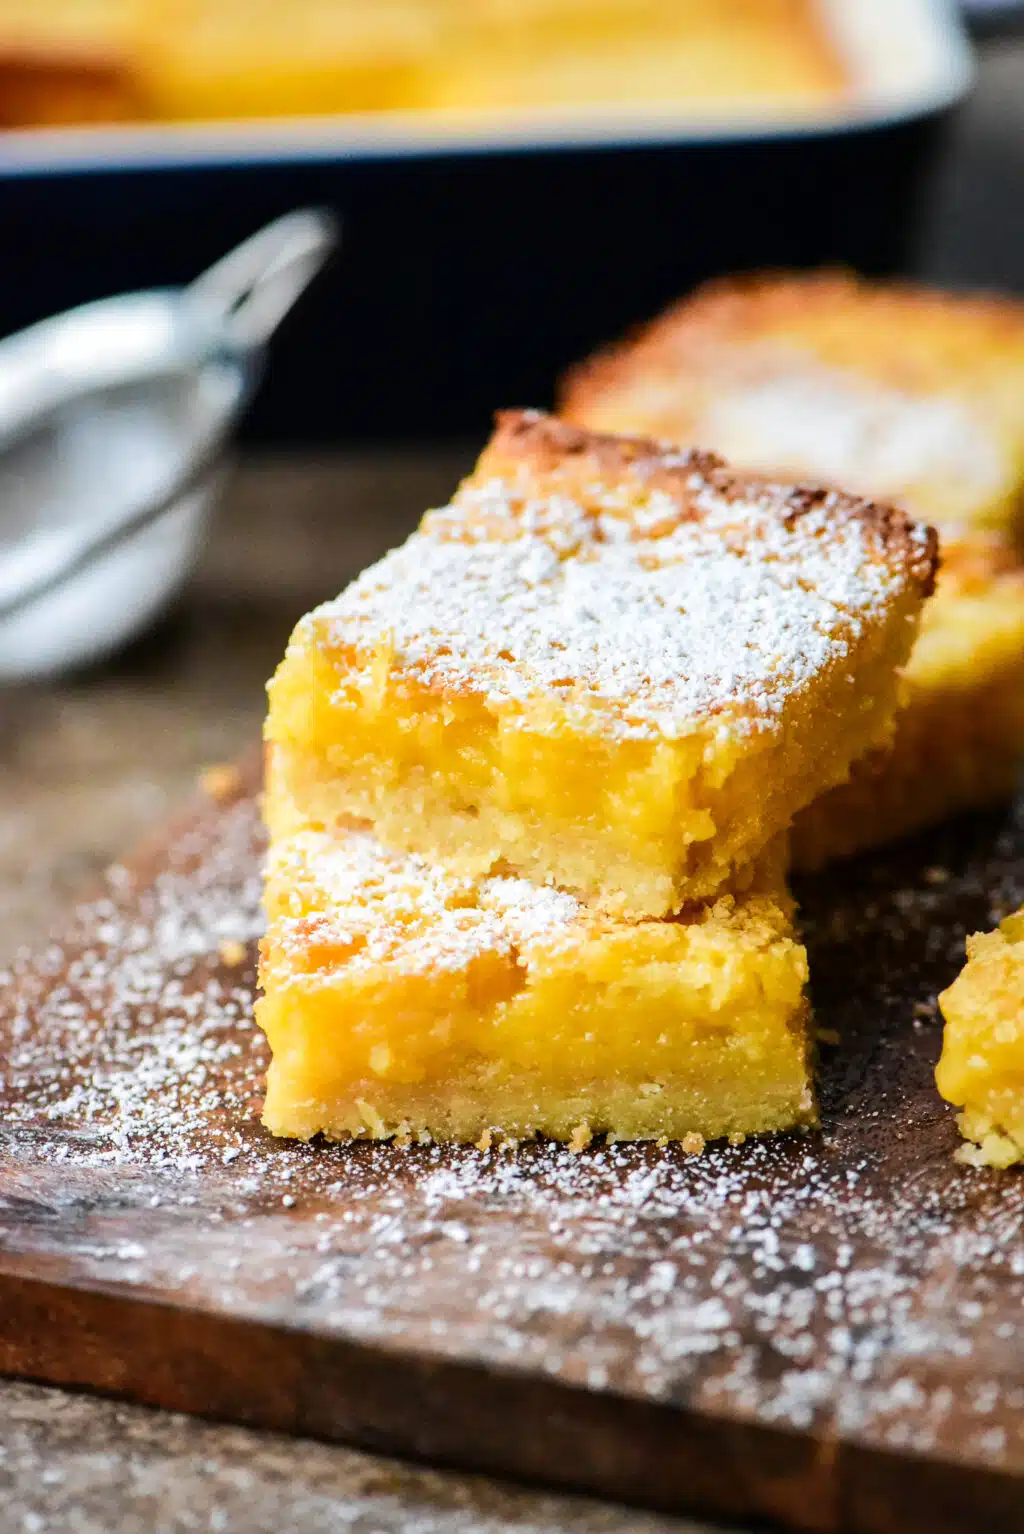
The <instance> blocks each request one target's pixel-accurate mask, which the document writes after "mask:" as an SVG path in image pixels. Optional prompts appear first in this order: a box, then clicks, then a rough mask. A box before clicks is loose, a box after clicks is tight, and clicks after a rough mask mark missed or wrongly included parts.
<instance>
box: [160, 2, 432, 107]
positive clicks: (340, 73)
mask: <svg viewBox="0 0 1024 1534" xmlns="http://www.w3.org/2000/svg"><path fill="white" fill-rule="evenodd" d="M143 14H144V16H145V25H144V26H143V28H142V32H143V36H142V39H141V45H140V69H141V77H142V85H143V89H144V91H145V94H146V97H147V104H148V107H149V110H150V112H151V113H152V114H154V115H156V116H158V117H165V118H224V117H271V116H274V117H276V116H287V115H292V114H299V115H308V114H315V113H333V112H360V111H377V110H382V109H389V108H394V107H410V106H413V107H418V106H422V105H424V104H425V103H426V101H427V100H428V98H429V94H430V89H431V87H430V79H431V70H432V68H433V67H434V65H435V63H436V57H437V54H438V52H439V49H440V38H439V21H438V14H437V8H436V7H431V6H424V5H422V4H417V3H416V0H374V3H372V4H368V5H367V4H364V5H354V4H352V3H350V0H349V3H342V0H298V3H293V4H291V5H281V4H280V3H279V0H149V5H148V6H147V7H146V8H145V10H144V13H143Z"/></svg>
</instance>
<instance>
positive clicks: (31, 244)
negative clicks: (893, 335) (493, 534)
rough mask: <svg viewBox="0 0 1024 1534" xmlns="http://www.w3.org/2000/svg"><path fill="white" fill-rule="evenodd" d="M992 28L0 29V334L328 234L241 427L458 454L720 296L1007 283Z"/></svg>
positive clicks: (506, 0)
mask: <svg viewBox="0 0 1024 1534" xmlns="http://www.w3.org/2000/svg"><path fill="white" fill-rule="evenodd" d="M1015 12H1016V8H1015V7H1014V6H1012V5H986V4H985V3H984V0H981V3H976V4H975V5H974V6H973V8H968V7H958V6H956V5H954V4H951V3H946V0H884V3H883V0H378V3H375V4H373V5H366V4H360V3H358V0H295V3H292V4H289V5H287V6H280V5H278V4H276V3H274V0H37V3H36V4H34V5H27V4H25V3H24V0H0V122H3V123H4V124H5V126H6V127H7V132H6V133H4V134H3V135H2V137H0V217H2V219H3V226H4V228H5V229H6V230H7V231H8V238H7V240H6V241H5V244H4V254H3V281H2V283H0V333H7V332H10V331H12V330H15V329H18V328H19V327H21V326H24V325H27V324H28V323H30V322H31V321H33V320H36V319H38V318H40V317H42V316H43V315H45V314H48V313H51V312H53V311H55V310H58V309H62V308H66V307H68V306H69V305H71V304H74V303H78V302H81V301H82V300H84V299H87V298H95V297H97V296H99V295H101V294H107V293H114V292H117V291H120V290H124V289H130V288H138V287H148V286H151V285H156V284H164V283H179V282H184V281H186V280H188V279H189V278H191V277H193V276H194V275H195V274H196V273H197V272H198V271H199V270H200V269H201V268H202V267H203V266H205V265H206V264H207V263H209V262H210V261H212V260H213V259H215V258H216V257H217V256H219V255H221V254H222V253H223V252H224V251H225V250H227V249H228V248H229V247H230V246H231V245H233V244H234V243H236V242H237V241H238V240H240V239H242V238H243V237H244V236H246V235H247V234H250V233H251V232H252V231H253V230H254V229H255V228H257V227H258V226H260V225H261V224H262V223H264V222H266V221H267V220H268V219H269V218H272V217H273V216H275V215H277V214H280V213H283V212H285V211H286V210H287V209H289V208H293V207H295V206H297V205H301V204H311V203H312V204H317V205H322V206H327V207H330V208H332V209H334V210H335V211H336V212H337V213H338V214H339V215H340V217H341V219H342V221H343V223H344V230H345V243H344V255H343V257H342V259H341V260H340V261H339V262H338V263H337V266H336V268H335V270H334V271H333V273H332V274H331V276H330V277H329V278H328V279H327V280H326V281H325V282H323V283H321V285H320V286H319V287H318V289H317V292H316V297H315V300H313V299H311V300H310V301H309V303H308V304H307V305H305V306H304V308H303V309H302V310H301V311H300V312H299V313H298V314H297V315H296V316H295V317H294V319H293V321H292V323H291V324H290V325H289V327H288V330H287V332H286V333H285V334H284V335H282V337H281V339H280V341H279V343H278V345H277V348H276V350H275V360H274V367H273V370H272V372H271V373H270V376H269V377H268V379H267V380H266V383H265V385H264V387H263V389H262V390H261V391H260V395H259V398H258V399H257V400H256V402H255V407H254V408H253V410H252V411H251V412H250V414H249V416H248V418H247V425H246V435H247V437H248V438H249V439H250V440H254V441H256V440H258V441H262V442H277V443H307V444H309V443H318V444H323V443H337V442H339V441H348V442H360V441H366V440H367V439H368V438H376V439H385V440H394V439H396V438H405V439H408V438H409V437H412V436H420V437H433V436H436V435H437V434H438V433H465V432H469V433H478V432H480V431H482V430H484V429H485V427H486V423H487V421H488V419H489V416H490V412H491V410H492V409H493V408H494V407H495V406H496V405H498V404H504V403H509V402H513V401H514V402H526V401H530V402H534V403H543V402H545V401H546V400H547V399H549V398H550V395H551V387H552V381H553V379H554V377H555V376H556V374H557V373H558V372H559V371H560V370H561V369H562V368H564V367H565V366H567V365H568V364H569V363H570V362H572V361H573V360H575V359H576V358H578V357H579V356H581V355H583V354H584V353H586V352H587V351H589V350H590V349H592V348H593V346H594V345H595V344H596V343H598V342H600V341H602V340H604V339H606V338H608V337H609V336H611V335H614V334H617V333H619V332H620V331H622V329H623V328H625V327H626V326H628V325H630V324H632V323H634V322H635V321H637V320H640V319H642V318H644V317H645V316H648V315H650V314H652V313H654V312H655V311H656V310H657V309H658V308H659V307H661V306H662V305H663V304H664V303H665V302H667V301H668V300H669V299H671V298H673V297H674V296H676V295H678V294H679V293H681V292H682V291H684V290H685V289H686V288H688V287H690V286H691V285H692V284H693V283H695V282H697V281H698V280H700V279H702V278H704V277H707V276H709V275H713V274H715V273H721V272H727V271H735V270H742V269H745V268H752V267H761V266H779V265H796V266H810V265H815V264H819V263H821V262H834V261H843V262H848V263H850V264H853V265H855V266H857V267H858V268H860V269H861V270H863V271H865V272H868V273H884V272H891V271H897V270H922V271H926V272H927V273H929V274H931V275H937V276H941V277H942V278H943V279H944V280H949V281H955V282H982V283H986V282H989V283H991V282H995V283H999V284H1002V285H1010V286H1016V285H1018V284H1020V283H1021V282H1024V254H1022V246H1024V239H1022V224H1024V212H1022V210H1021V202H1022V199H1021V198H1020V196H1019V195H1018V194H1017V190H1016V188H1017V185H1018V180H1017V178H1018V177H1019V169H1020V158H1019V157H1020V154H1021V153H1022V152H1024V151H1022V148H1021V144H1022V138H1024V132H1022V128H1024V105H1022V99H1024V75H1022V72H1021V71H1022V65H1021V62H1020V60H1021V56H1022V55H1021V49H1022V44H1021V42H1020V40H1019V37H1020V34H1019V33H1018V34H1017V39H1016V40H1015V38H1014V32H1015V28H1016V22H1017V19H1018V18H1017V16H1016V14H1015ZM965 23H970V24H971V25H972V26H974V27H975V28H976V29H977V28H979V27H980V28H981V29H982V33H981V35H983V37H984V41H983V42H982V43H981V58H980V72H979V75H978V79H977V86H976V88H975V89H974V91H973V94H972V78H973V76H974V64H973V61H972V59H971V57H970V56H969V52H968V44H967V42H966V38H965V32H964V25H965ZM965 101H969V103H970V104H969V105H968V106H967V108H966V111H964V109H963V103H964V102H965Z"/></svg>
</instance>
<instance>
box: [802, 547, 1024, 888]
mask: <svg viewBox="0 0 1024 1534" xmlns="http://www.w3.org/2000/svg"><path fill="white" fill-rule="evenodd" d="M904 678H905V687H906V694H905V699H904V703H903V707H902V709H901V711H900V714H899V716H898V717H897V721H896V732H895V735H894V737H893V741H892V745H891V747H889V748H888V749H887V750H883V751H875V752H872V753H870V754H869V756H868V757H867V758H865V759H864V760H863V761H861V762H858V763H856V764H855V766H854V768H853V771H852V774H851V777H850V781H849V782H848V783H843V784H840V785H839V786H838V787H837V788H833V789H830V790H829V792H828V793H827V794H823V795H822V796H821V798H819V799H817V800H815V802H814V803H813V804H811V805H809V806H808V807H807V809H805V810H802V811H801V812H800V814H799V815H798V816H797V817H796V820H795V822H794V825H793V831H792V837H791V846H792V855H793V863H794V866H796V867H798V868H803V869H808V870H811V869H817V868H820V867H821V866H822V865H823V864H825V863H827V862H829V861H831V860H832V859H833V858H837V857H842V856H846V855H848V854H850V853H855V852H860V851H863V850H864V849H866V848H868V847H873V846H876V845H878V844H879V843H882V842H886V841H892V840H895V839H896V838H898V837H900V836H906V835H908V834H909V833H911V832H913V831H918V830H921V829H923V828H924V827H925V826H928V825H935V824H937V823H938V822H939V821H941V820H944V819H946V818H948V817H949V816H951V815H955V814H958V813H960V812H962V811H964V810H969V809H975V808H981V807H984V806H985V805H989V804H998V803H1000V802H1002V801H1003V800H1007V799H1010V798H1011V797H1012V795H1013V792H1014V790H1015V788H1016V785H1017V782H1018V778H1019V776H1020V768H1021V759H1022V756H1024V569H1022V568H1021V566H1020V565H1018V564H1017V563H1016V562H1015V559H1014V556H1013V553H1012V550H1009V549H1008V548H1007V546H1006V544H1005V542H1004V541H1003V540H1002V539H1001V538H998V537H995V536H992V535H989V536H983V535H981V534H976V535H974V536H973V537H972V538H969V539H965V540H960V541H958V542H955V543H944V545H943V549H942V570H941V572H940V575H939V582H938V588H937V590H936V592H935V595H934V596H933V597H932V598H931V600H930V601H929V602H927V603H926V604H925V610H924V616H923V617H922V620H921V628H920V632H919V634H918V638H917V643H916V644H915V646H914V650H913V653H912V655H911V657H910V661H909V662H908V664H907V668H906V671H905V673H904Z"/></svg>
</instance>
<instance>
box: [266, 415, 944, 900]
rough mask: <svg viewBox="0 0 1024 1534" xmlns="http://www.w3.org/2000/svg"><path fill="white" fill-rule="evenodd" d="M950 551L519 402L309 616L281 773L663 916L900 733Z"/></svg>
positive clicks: (748, 855) (280, 704)
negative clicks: (903, 671) (433, 503)
mask: <svg viewBox="0 0 1024 1534" xmlns="http://www.w3.org/2000/svg"><path fill="white" fill-rule="evenodd" d="M935 559H936V554H935V537H934V534H933V533H932V532H931V530H930V529H928V528H923V527H920V526H918V525H917V524H915V523H912V522H910V521H908V520H907V519H906V518H905V517H904V516H903V515H902V514H901V513H900V512H897V511H892V510H890V509H888V508H883V507H880V506H875V505H872V504H870V503H867V502H863V501H859V500H856V499H853V498H851V497H849V496H844V495H841V494H839V493H837V492H831V491H828V492H826V491H821V492H815V491H810V490H800V491H793V490H787V489H785V488H781V487H779V486H777V485H770V484H766V483H763V482H761V481H758V480H755V479H750V478H747V479H743V478H738V477H737V476H736V475H734V474H732V473H730V472H729V471H727V470H726V469H725V467H724V466H723V465H722V464H721V463H720V462H719V461H718V460H717V459H714V458H711V457H707V456H702V455H699V454H686V453H676V452H673V451H669V450H665V449H664V448H662V447H660V446H659V445H657V444H655V443H652V442H647V441H644V440H641V439H623V438H612V437H600V436H595V435H593V434H590V433H586V432H580V431H577V430H576V429H575V428H572V427H569V426H566V425H564V424H562V423H559V422H556V421H553V420H552V419H551V418H550V417H545V416H542V415H539V414H537V413H535V412H521V413H516V412H513V413H509V414H507V415H505V416H503V417H501V418H500V421H499V426H498V429H497V432H496V435H495V437H494V439H493V440H492V442H491V444H490V446H489V447H488V448H487V449H486V450H485V452H484V454H483V457H482V458H481V460H480V463H479V465H478V466H477V469H476V472H475V473H474V474H473V475H472V476H471V477H470V478H469V480H467V481H466V482H465V483H464V484H463V486H462V487H461V489H460V490H459V492H458V494H457V495H456V497H455V499H454V501H453V503H452V504H451V505H449V506H447V507H445V508H443V509H441V510H439V511H434V512H431V513H429V514H428V515H427V517H426V518H425V519H424V521H423V523H422V524H421V527H420V529H419V531H418V532H416V533H414V534H413V536H412V537H411V538H410V539H409V540H408V541H407V542H406V543H405V544H404V545H403V546H402V547H401V548H399V549H397V550H395V551H394V552H392V553H391V554H389V555H387V556H386V557H385V558H384V559H383V560H382V561H381V562H380V563H379V564H377V565H375V566H373V567H372V568H371V569H369V570H367V571H365V572H364V573H363V575H362V576H360V578H359V579H358V580H357V581H356V582H355V583H354V584H353V585H352V586H350V587H349V589H348V590H347V591H346V592H344V593H343V594H342V595H341V596H340V597H339V598H337V599H336V600H335V601H332V602H329V603H327V604H326V605H325V606H323V607H321V608H319V609H317V610H316V611H315V612H313V613H312V614H311V615H309V616H308V617H306V618H305V619H303V620H302V621H301V622H300V623H299V625H298V627H297V628H296V630H295V633H294V635H293V636H292V639H291V642H290V644H289V647H288V651H287V654H286V656H285V659H284V661H283V662H282V664H281V666H280V667H279V669H278V671H277V674H276V676H275V677H274V679H273V681H272V682H271V684H270V709H269V716H268V721H267V731H266V734H267V739H268V741H269V742H270V743H271V744H272V746H273V748H274V754H275V762H276V770H278V771H279V772H280V774H281V776H282V779H283V781H284V783H285V786H286V789H287V793H288V796H289V799H290V802H292V803H294V805H295V806H296V808H297V812H298V815H299V817H300V820H301V822H302V823H303V824H306V825H309V826H319V827H324V828H330V826H331V825H334V824H339V823H341V822H343V821H344V820H345V818H346V817H355V818H357V819H361V820H365V821H368V822H370V823H371V824H373V826H374V827H375V829H376V832H377V834H378V836H379V837H380V840H381V841H383V842H384V843H385V844H386V845H388V846H393V847H396V848H399V849H401V850H404V851H410V852H419V853H421V854H423V855H424V856H426V857H430V858H434V859H436V860H438V861H439V862H442V863H447V864H449V865H450V866H452V867H453V868H455V869H456V871H457V872H461V873H468V874H472V875H474V876H482V875H484V874H488V873H501V872H508V873H516V874H519V875H522V876H523V877H525V878H529V879H533V880H534V881H535V882H536V883H539V884H555V885H558V886H560V887H562V888H565V889H567V890H570V891H572V892H573V893H574V894H576V895H578V896H579V898H580V899H582V900H584V901H586V902H587V903H590V904H595V905H598V906H600V907H601V908H602V909H604V910H607V911H610V912H613V913H616V914H620V915H633V916H665V915H668V914H671V913H673V912H675V911H677V910H679V909H680V908H681V906H682V905H683V904H684V903H685V902H686V901H688V900H692V899H696V898H702V897H704V896H706V895H710V894H714V893H716V892H717V891H718V890H719V889H721V888H723V887H724V886H726V884H733V885H740V884H742V881H743V878H744V874H743V869H744V868H746V867H747V866H748V865H749V864H751V863H752V862H753V861H754V860H755V859H756V858H757V856H758V855H759V854H760V853H761V851H762V850H763V849H764V848H765V847H766V846H767V845H768V843H769V842H770V841H772V840H773V838H774V837H775V836H776V835H777V834H778V833H779V832H780V831H782V830H783V829H785V827H786V826H788V824H789V822H790V820H791V818H792V816H793V814H794V812H795V811H796V810H798V809H800V808H801V807H802V806H803V805H804V804H807V803H809V802H810V801H811V800H812V799H813V798H815V797H816V796H817V794H819V793H821V792H822V791H823V790H824V789H825V788H827V787H830V786H831V785H832V784H834V783H836V782H840V781H842V780H843V779H844V778H845V777H846V776H847V773H848V771H849V767H850V764H851V762H853V761H854V760H855V759H856V758H858V757H860V756H862V755H864V754H865V752H866V751H868V750H870V749H871V748H872V747H874V746H877V745H880V744H882V743H883V742H884V741H885V740H887V739H888V736H889V732H890V727H891V721H892V717H893V714H894V711H895V708H896V705H897V690H898V678H897V671H898V668H899V667H900V666H901V665H902V664H903V663H904V661H905V660H906V658H907V655H908V654H909V651H910V647H911V644H912V642H913V639H914V635H915V632H916V628H917V622H918V617H919V613H920V608H921V605H922V602H923V600H924V598H925V596H926V595H927V593H928V592H929V591H930V590H931V585H932V580H933V572H934V567H935ZM270 829H271V832H272V833H274V834H277V833H278V832H279V831H280V830H281V829H287V828H286V827H285V828H282V827H281V826H279V825H276V824H275V820H274V818H273V814H271V818H270Z"/></svg>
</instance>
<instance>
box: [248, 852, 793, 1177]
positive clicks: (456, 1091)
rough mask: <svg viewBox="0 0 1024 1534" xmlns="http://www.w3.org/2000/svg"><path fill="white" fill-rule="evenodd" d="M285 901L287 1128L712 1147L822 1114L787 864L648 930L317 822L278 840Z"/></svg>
mask: <svg viewBox="0 0 1024 1534" xmlns="http://www.w3.org/2000/svg"><path fill="white" fill-rule="evenodd" d="M266 900H267V914H268V931H267V935H266V937H265V939H264V942H263V947H262V956H261V967H260V979H261V983H262V986H263V992H264V994H263V996H262V998H261V999H260V1000H259V1001H258V1002H257V1018H258V1021H259V1024H260V1026H261V1027H262V1028H263V1029H264V1031H265V1033H266V1035H267V1038H268V1039H269V1041H270V1045H271V1050H272V1055H273V1058H272V1062H271V1065H270V1070H269V1075H268V1078H267V1094H266V1105H265V1111H264V1118H263V1121H264V1123H265V1124H266V1126H267V1127H268V1128H269V1129H270V1130H271V1131H272V1132H273V1133H274V1134H277V1135H289V1136H296V1137H298V1138H301V1139H308V1138H309V1137H310V1136H312V1135H315V1134H317V1133H323V1134H325V1135H327V1136H329V1137H331V1138H344V1137H347V1136H349V1135H357V1136H366V1137H369V1138H373V1139H381V1138H386V1137H388V1136H391V1135H395V1134H397V1135H399V1136H400V1137H405V1136H410V1135H415V1136H418V1137H420V1138H426V1137H427V1136H430V1137H432V1138H435V1139H439V1140H463V1141H475V1142H478V1141H480V1140H481V1138H483V1143H484V1144H486V1143H488V1139H489V1134H490V1132H491V1131H495V1130H497V1131H500V1132H501V1133H502V1134H503V1135H505V1136H507V1137H511V1138H515V1139H519V1138H521V1137H523V1136H527V1135H532V1134H535V1133H542V1134H546V1135H549V1136H552V1137H555V1138H558V1139H568V1140H571V1141H572V1142H573V1143H574V1144H575V1145H577V1146H582V1145H584V1144H586V1142H587V1140H588V1139H589V1137H590V1136H591V1135H592V1134H598V1133H606V1132H610V1133H612V1134H614V1135H615V1136H617V1137H619V1138H628V1139H637V1138H652V1137H661V1136H668V1137H670V1138H682V1139H685V1140H686V1143H687V1144H688V1145H689V1146H690V1147H691V1148H693V1149H699V1148H700V1145H701V1143H702V1140H703V1139H704V1138H707V1139H710V1138H713V1137H716V1136H720V1135H726V1134H746V1133H752V1132H757V1131H761V1130H774V1129H784V1128H789V1127H791V1126H794V1125H800V1124H807V1123H810V1122H813V1119H814V1100H813V1095H812V1090H811V1083H810V1063H809V1056H810V1049H809V1042H808V1010H807V1002H806V1000H805V995H804V987H805V982H806V978H807V961H806V955H805V952H804V949H803V948H802V946H801V945H800V944H799V943H798V942H797V941H796V940H795V938H794V936H793V928H792V914H791V909H792V908H791V905H790V902H789V900H788V897H787V896H786V894H785V892H784V889H783V887H782V883H781V878H778V879H777V878H776V876H775V875H774V874H772V873H766V874H765V876H764V888H763V889H762V888H760V887H759V885H758V881H757V880H755V883H754V887H752V888H751V889H750V890H749V891H748V892H747V893H746V894H744V895H743V896H731V895H725V896H722V897H721V898H720V899H718V900H716V901H713V902H709V903H707V904H701V905H696V906H693V907H688V908H687V910H686V911H685V912H684V913H683V914H682V915H680V916H679V917H677V918H674V919H672V920H668V921H657V920H654V921H637V922H631V921H626V920H621V919H617V918H612V917H608V916H603V915H602V914H601V913H599V912H597V911H594V910H592V909H590V908H588V907H585V906H583V905H581V904H580V902H579V901H578V900H576V899H575V897H574V896H572V895H569V894H566V893H565V892H563V891H560V890H554V889H550V888H545V887H543V886H538V885H534V884H530V883H528V882H527V881H526V880H524V879H520V878H515V877H511V876H507V875H495V876H491V877H486V878H483V879H480V880H474V879H471V878H467V877H465V876H463V875H458V874H454V873H452V872H451V871H450V870H446V869H443V868H442V867H441V866H439V865H437V864H431V863H428V862H426V861H425V860H424V859H422V858H420V857H418V856H416V855H415V854H406V853H395V852H390V851H387V850H386V849H385V848H383V847H382V846H381V845H380V843H379V842H378V841H376V840H375V838H374V837H373V835H372V834H371V833H370V832H369V831H366V830H361V829H348V830H344V829H341V830H337V831H334V832H324V831H310V830H307V831H299V832H297V833H295V834H294V835H293V836H291V837H285V838H283V839H282V840H280V841H278V842H276V843H274V844H273V846H272V849H271V853H270V858H269V866H268V871H267V884H266ZM686 1137H689V1138H688V1139H686Z"/></svg>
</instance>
